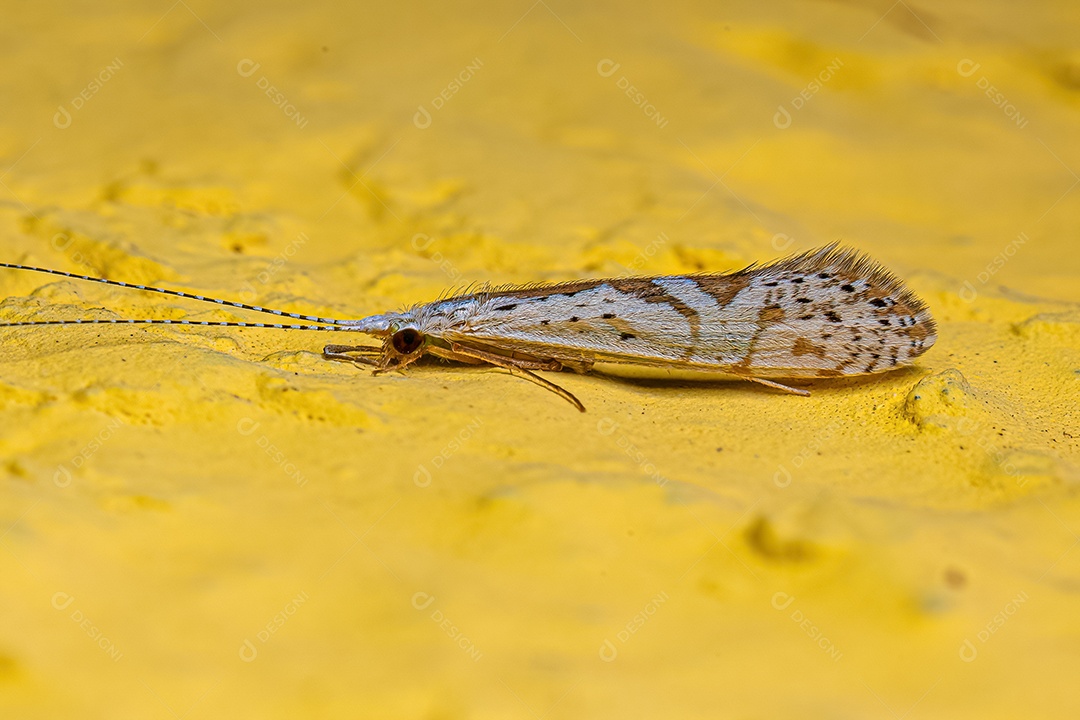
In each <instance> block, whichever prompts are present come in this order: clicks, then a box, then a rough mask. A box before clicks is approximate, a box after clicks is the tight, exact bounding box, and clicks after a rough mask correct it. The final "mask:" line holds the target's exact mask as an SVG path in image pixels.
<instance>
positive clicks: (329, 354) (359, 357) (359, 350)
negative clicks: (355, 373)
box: [322, 345, 382, 365]
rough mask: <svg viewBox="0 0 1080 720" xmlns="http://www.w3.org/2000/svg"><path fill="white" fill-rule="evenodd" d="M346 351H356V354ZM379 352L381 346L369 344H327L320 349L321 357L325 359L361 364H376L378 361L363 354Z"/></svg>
mask: <svg viewBox="0 0 1080 720" xmlns="http://www.w3.org/2000/svg"><path fill="white" fill-rule="evenodd" d="M347 353H356V355H349V354H347ZM381 353H382V348H377V347H371V346H370V345H327V346H326V347H324V348H323V351H322V354H323V357H324V358H326V359H327V360H341V361H343V362H351V363H355V364H362V365H377V364H378V363H376V362H375V361H374V360H373V359H371V358H367V357H364V355H379V354H381Z"/></svg>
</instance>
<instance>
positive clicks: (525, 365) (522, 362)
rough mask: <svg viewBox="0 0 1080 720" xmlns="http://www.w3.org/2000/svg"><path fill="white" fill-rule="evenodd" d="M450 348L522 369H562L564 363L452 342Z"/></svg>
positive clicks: (461, 353) (490, 361) (459, 352)
mask: <svg viewBox="0 0 1080 720" xmlns="http://www.w3.org/2000/svg"><path fill="white" fill-rule="evenodd" d="M450 349H451V350H453V351H454V352H456V353H457V354H459V355H467V356H468V357H474V358H477V359H478V360H484V361H485V362H489V363H491V364H492V365H498V364H499V363H500V362H502V363H513V365H514V367H518V368H521V369H522V370H562V363H561V362H559V361H558V360H533V359H529V358H512V357H507V356H505V355H498V354H496V353H489V352H485V351H484V350H477V349H476V348H467V347H465V346H464V345H458V344H457V343H450ZM496 361H498V362H496ZM500 367H501V366H500Z"/></svg>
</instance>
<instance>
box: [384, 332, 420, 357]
mask: <svg viewBox="0 0 1080 720" xmlns="http://www.w3.org/2000/svg"><path fill="white" fill-rule="evenodd" d="M390 342H391V343H392V344H393V345H394V349H395V350H397V351H398V352H399V353H401V354H402V355H408V354H409V353H413V352H416V351H417V349H419V347H420V346H421V345H422V344H423V342H424V336H423V335H421V334H420V333H418V332H416V331H415V330H413V329H412V328H406V329H404V330H398V331H397V332H396V333H394V337H392V338H391V339H390Z"/></svg>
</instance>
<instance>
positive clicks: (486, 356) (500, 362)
mask: <svg viewBox="0 0 1080 720" xmlns="http://www.w3.org/2000/svg"><path fill="white" fill-rule="evenodd" d="M450 347H451V349H452V350H453V351H454V352H455V353H456V354H458V355H465V356H466V357H473V358H476V359H477V360H483V361H484V362H487V363H490V364H492V365H495V366H496V367H501V368H503V369H504V370H508V371H509V372H510V374H511V375H513V376H515V377H519V378H523V379H525V380H529V381H531V382H534V383H536V384H537V385H539V386H540V387H542V388H544V389H546V390H550V391H551V392H553V393H555V394H556V395H558V396H559V397H561V398H562V399H563V400H565V401H566V402H568V403H570V404H571V405H573V406H574V407H576V408H577V409H578V410H580V411H581V412H585V406H584V405H582V404H581V401H580V400H578V399H577V398H576V397H574V395H573V393H571V392H570V391H569V390H567V389H566V388H562V387H559V386H558V385H556V384H555V383H553V382H551V381H550V380H545V379H544V378H542V377H540V376H539V375H537V374H536V373H533V372H529V371H528V370H527V369H525V368H524V367H522V366H521V365H520V364H517V363H523V362H525V363H532V364H533V365H534V366H535V364H536V363H533V362H532V361H528V360H512V359H510V358H505V357H503V356H502V355H496V354H494V353H486V352H484V351H483V350H473V349H472V348H467V347H463V346H461V345H458V344H457V343H452V344H451V345H450Z"/></svg>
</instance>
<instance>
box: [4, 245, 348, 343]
mask: <svg viewBox="0 0 1080 720" xmlns="http://www.w3.org/2000/svg"><path fill="white" fill-rule="evenodd" d="M0 268H10V269H12V270H30V271H32V272H39V273H46V274H48V275H60V276H61V277H67V278H74V279H75V280H89V281H90V282H96V283H102V284H104V285H113V286H115V287H124V288H134V289H136V290H145V291H146V292H155V293H161V294H162V295H174V296H176V297H182V298H190V299H192V300H200V301H202V302H206V303H214V304H216V305H228V306H230V307H236V308H243V309H244V310H254V311H255V312H261V313H266V314H267V315H277V316H279V317H291V318H295V319H296V320H307V321H308V322H318V323H326V324H328V325H347V324H348V323H349V321H348V320H339V319H337V318H324V317H318V316H317V315H300V314H299V313H291V312H285V311H284V310H274V309H272V308H264V307H260V306H258V305H248V304H246V303H241V302H233V301H232V300H221V299H219V298H212V297H206V296H204V295H195V294H194V293H186V292H182V291H180V290H166V289H165V288H159V287H152V286H149V285H136V284H135V283H126V282H121V281H119V280H106V279H105V278H99V277H93V276H92V275H77V274H75V273H69V272H64V271H63V270H50V269H49V268H41V267H34V266H32V265H17V264H15V263H6V262H0ZM76 322H78V321H75V320H71V321H67V320H65V321H35V322H33V323H3V325H5V326H7V327H11V326H13V325H30V324H42V325H50V324H51V325H57V324H63V323H71V324H75V323H76ZM82 322H110V321H108V320H84V321H82ZM114 322H129V321H127V320H116V321H114ZM161 322H162V323H165V322H174V323H176V324H182V323H180V321H161ZM188 324H190V325H199V324H200V323H194V322H193V323H188ZM201 324H209V325H221V324H222V323H201ZM234 327H278V326H277V325H266V324H263V325H261V326H260V325H258V324H256V323H246V324H241V325H236V326H234ZM282 327H289V326H282ZM293 327H294V329H298V330H299V329H310V328H301V327H300V326H293Z"/></svg>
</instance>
